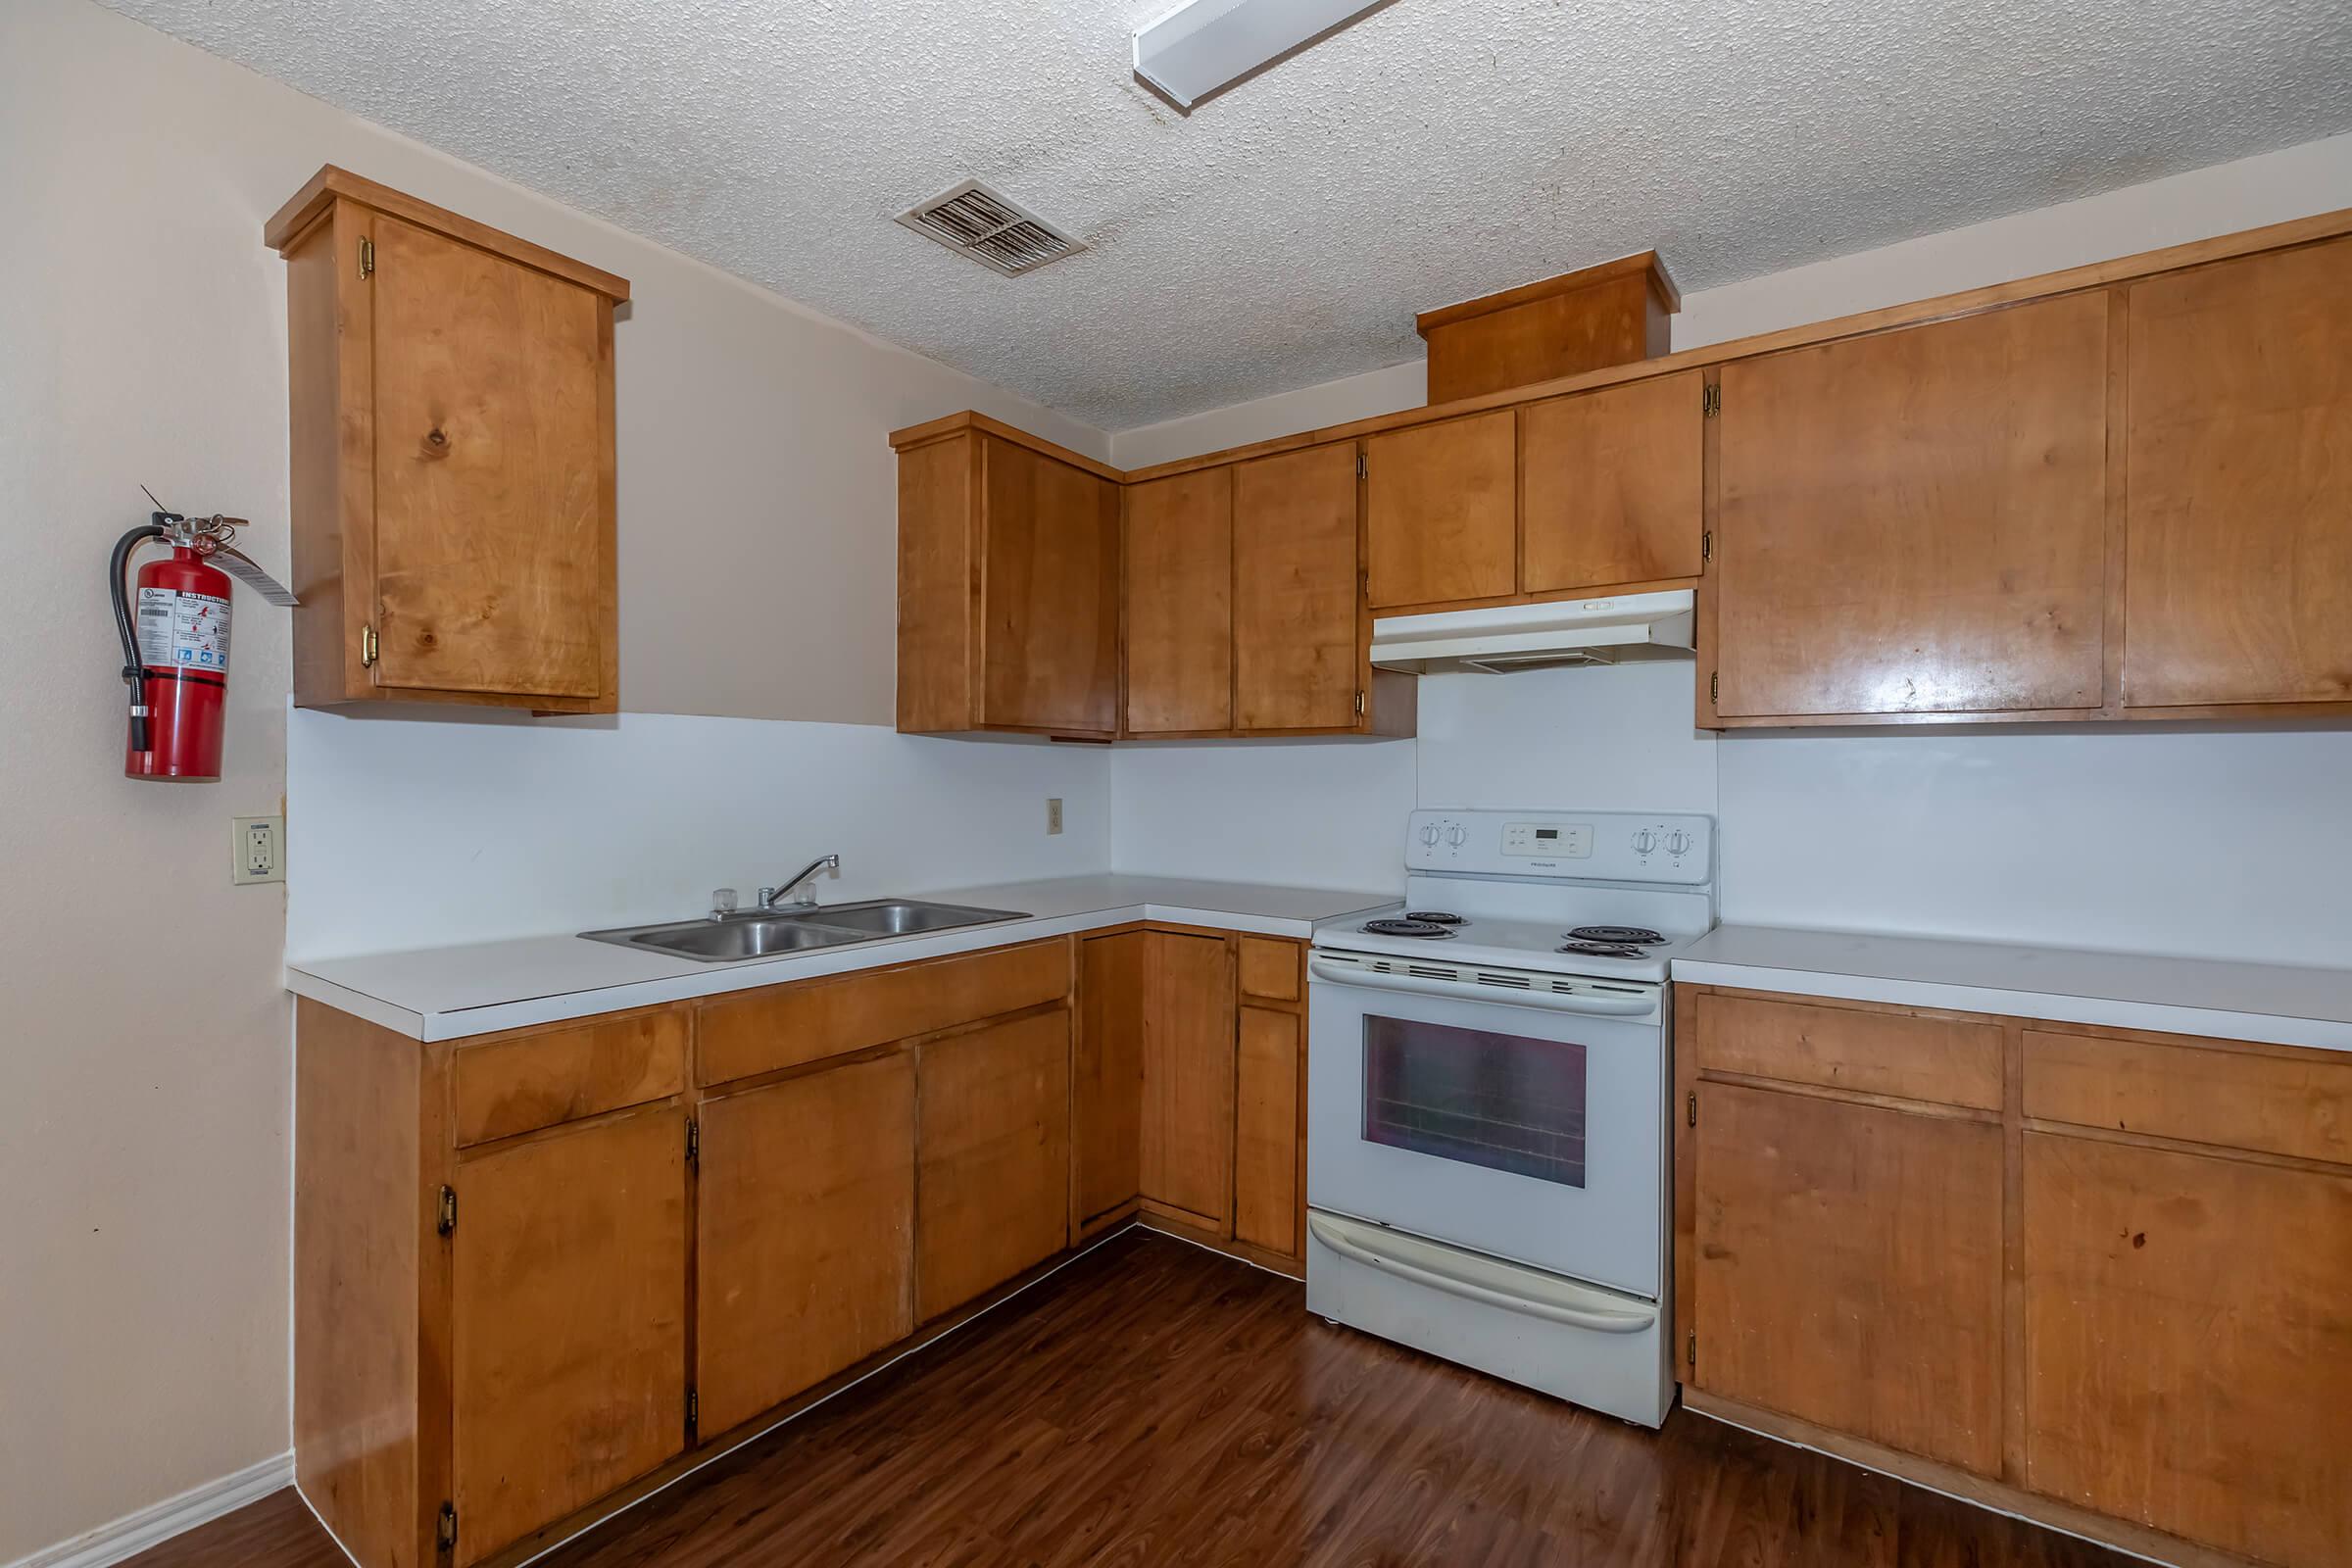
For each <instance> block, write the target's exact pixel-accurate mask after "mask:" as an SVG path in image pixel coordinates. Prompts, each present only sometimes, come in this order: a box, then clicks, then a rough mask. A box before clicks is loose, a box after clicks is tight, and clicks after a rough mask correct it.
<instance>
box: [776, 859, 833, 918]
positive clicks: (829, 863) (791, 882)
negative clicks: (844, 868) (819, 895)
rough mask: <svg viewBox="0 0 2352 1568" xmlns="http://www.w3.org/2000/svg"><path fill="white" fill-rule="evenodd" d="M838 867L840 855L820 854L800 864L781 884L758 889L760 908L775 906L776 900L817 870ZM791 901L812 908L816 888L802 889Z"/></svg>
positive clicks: (798, 885) (828, 869)
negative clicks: (806, 862) (797, 896)
mask: <svg viewBox="0 0 2352 1568" xmlns="http://www.w3.org/2000/svg"><path fill="white" fill-rule="evenodd" d="M840 869H841V857H840V856H838V855H820V856H818V857H817V858H815V859H813V860H810V861H809V863H808V864H807V865H804V866H802V867H801V868H800V869H799V870H798V871H796V872H794V873H793V874H792V875H791V876H788V877H786V878H785V879H784V882H783V885H782V886H780V887H772V888H761V889H760V907H761V908H762V909H772V908H774V907H776V903H777V901H778V900H780V899H782V898H783V897H784V895H785V894H787V893H790V892H791V891H792V890H793V889H795V888H797V887H800V886H801V884H803V883H804V882H807V881H808V880H809V878H810V877H812V876H814V875H816V873H817V872H819V871H838V870H840ZM792 902H793V903H794V904H797V905H800V906H801V907H804V908H811V909H813V908H814V907H816V890H815V889H813V888H810V889H808V890H806V891H804V892H803V893H802V894H801V896H800V897H799V898H797V899H794V900H793V901H792Z"/></svg>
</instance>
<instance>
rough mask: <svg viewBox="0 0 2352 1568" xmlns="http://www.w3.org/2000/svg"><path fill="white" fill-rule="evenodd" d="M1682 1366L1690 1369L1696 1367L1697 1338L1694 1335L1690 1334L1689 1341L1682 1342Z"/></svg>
mask: <svg viewBox="0 0 2352 1568" xmlns="http://www.w3.org/2000/svg"><path fill="white" fill-rule="evenodd" d="M1683 1365H1685V1366H1690V1367H1695V1366H1697V1365H1698V1336H1697V1335H1696V1334H1692V1335H1691V1337H1690V1338H1689V1339H1687V1340H1685V1341H1683Z"/></svg>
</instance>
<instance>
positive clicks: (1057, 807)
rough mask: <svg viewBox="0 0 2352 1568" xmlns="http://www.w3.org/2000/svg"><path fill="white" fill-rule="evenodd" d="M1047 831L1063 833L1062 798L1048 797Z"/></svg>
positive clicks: (1056, 796)
mask: <svg viewBox="0 0 2352 1568" xmlns="http://www.w3.org/2000/svg"><path fill="white" fill-rule="evenodd" d="M1046 831H1047V832H1048V833H1058V832H1060V831H1061V797H1060V796H1058V795H1049V796H1047V797H1046Z"/></svg>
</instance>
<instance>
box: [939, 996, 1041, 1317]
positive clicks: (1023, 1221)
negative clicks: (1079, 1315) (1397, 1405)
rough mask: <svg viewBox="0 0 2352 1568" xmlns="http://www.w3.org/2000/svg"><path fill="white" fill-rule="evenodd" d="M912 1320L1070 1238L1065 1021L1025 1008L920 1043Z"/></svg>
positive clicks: (964, 1297)
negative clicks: (1024, 1013) (1002, 1018)
mask: <svg viewBox="0 0 2352 1568" xmlns="http://www.w3.org/2000/svg"><path fill="white" fill-rule="evenodd" d="M916 1093H917V1101H918V1108H917V1112H916V1123H917V1126H916V1133H915V1144H916V1148H917V1150H918V1151H919V1157H920V1162H921V1163H920V1168H919V1172H918V1175H917V1178H916V1186H915V1192H916V1195H917V1196H916V1200H915V1225H914V1234H915V1270H914V1278H915V1318H916V1320H917V1321H918V1322H926V1323H927V1322H929V1321H930V1320H931V1319H933V1318H935V1317H937V1316H939V1315H940V1314H941V1313H943V1312H946V1311H948V1310H950V1309H951V1308H954V1307H957V1306H961V1305H962V1304H963V1303H964V1302H966V1301H968V1300H970V1299H972V1298H973V1297H975V1296H978V1295H980V1294H981V1293H982V1292H984V1291H986V1290H988V1289H990V1288H991V1287H992V1286H996V1285H1000V1284H1002V1283H1004V1282H1005V1280H1008V1279H1010V1278H1012V1276H1013V1275H1015V1274H1018V1273H1019V1272H1021V1270H1023V1269H1025V1268H1027V1267H1029V1265H1031V1264H1032V1263H1037V1262H1041V1261H1043V1260H1044V1259H1045V1258H1047V1257H1050V1256H1052V1255H1053V1254H1054V1253H1055V1252H1057V1251H1059V1250H1061V1249H1062V1247H1063V1246H1064V1245H1065V1244H1066V1243H1067V1241H1068V1239H1069V1206H1070V1188H1069V1181H1070V1017H1069V1013H1068V1012H1067V1011H1065V1010H1061V1009H1055V1010H1054V1011H1051V1012H1042V1013H1032V1014H1029V1015H1027V1016H1024V1017H1020V1018H1015V1019H1011V1020H1009V1021H1006V1022H1004V1023H997V1024H991V1025H989V1026H987V1027H986V1028H983V1029H978V1030H975V1031H973V1032H971V1033H969V1034H961V1035H951V1036H949V1037H947V1038H946V1039H943V1040H937V1041H933V1042H931V1043H929V1044H927V1045H924V1046H921V1047H918V1048H917V1065H916Z"/></svg>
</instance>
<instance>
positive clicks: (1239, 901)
mask: <svg viewBox="0 0 2352 1568" xmlns="http://www.w3.org/2000/svg"><path fill="white" fill-rule="evenodd" d="M904 896H905V897H907V898H921V899H928V900H933V901H936V902H938V903H942V904H962V905H972V906H977V907H984V908H993V909H1017V910H1019V911H1021V912H1022V913H1023V914H1024V915H1025V916H1026V918H1024V919H1019V920H1006V921H1002V922H1000V923H998V924H995V925H984V926H966V927H964V928H963V929H961V930H957V931H941V932H934V933H932V934H930V935H927V936H910V937H887V938H884V939H882V940H880V941H875V942H861V943H858V944H857V945H855V946H850V947H841V948H832V949H827V950H820V951H817V952H812V953H797V954H778V955H775V956H771V957H764V958H744V959H740V960H738V961H736V962H732V963H697V962H695V961H694V960H693V959H691V958H679V957H672V956H667V955H664V954H660V953H650V952H644V951H641V950H638V949H634V948H623V947H615V946H613V944H612V943H609V942H589V941H585V940H583V939H582V938H580V937H578V936H574V935H570V934H568V933H564V934H558V935H552V936H537V937H518V938H515V939H512V940H510V941H504V942H475V943H467V944H466V945H464V946H460V947H451V948H419V949H413V950H410V951H407V952H401V953H376V954H366V955H361V956H354V957H344V958H306V959H302V960H300V961H297V962H290V963H288V964H287V966H286V989H287V990H289V991H291V992H293V993H294V994H295V995H297V996H302V997H309V998H310V999H312V1000H313V1001H315V1002H322V1003H324V1004H326V1005H328V1006H331V1007H337V1008H340V1009H341V1010H343V1011H345V1012H349V1013H354V1014H357V1015H358V1016H360V1017H363V1018H366V1019H368V1020H369V1021H370V1022H373V1023H378V1024H381V1025H383V1026H384V1027H385V1028H387V1029H391V1030H394V1031H397V1032H398V1033H401V1034H405V1035H408V1036H410V1037H411V1038H413V1039H417V1040H454V1039H457V1038H459V1037H461V1036H465V1035H475V1034H485V1033H488V1032H489V1031H491V1030H494V1029H515V1028H521V1027H524V1026H527V1025H531V1024H541V1023H554V1022H558V1021H560V1020H563V1019H565V1018H583V1017H587V1016H589V1015H590V1014H592V1013H599V1012H611V1011H613V1010H615V1009H616V1008H621V1007H642V1006H649V1005H653V1004H656V1003H662V1002H676V1001H680V1000H682V999H684V998H688V997H709V996H716V995H719V994H720V993H722V992H728V991H741V990H746V989H748V988H750V987H753V986H772V985H779V984H781V983H783V982H784V981H787V980H802V979H807V978H809V977H810V976H813V975H826V974H843V973H846V972H848V971H851V970H855V969H868V968H872V967H874V966H876V965H878V964H885V963H905V962H907V961H909V960H911V959H915V958H931V957H938V956H943V955H946V954H952V953H970V952H973V951H976V950H978V949H981V948H995V947H1003V946H1005V944H1007V943H1013V942H1027V941H1031V940H1034V939H1036V938H1038V937H1050V936H1061V935H1066V934H1067V933H1069V932H1072V931H1090V930H1095V929H1097V928H1100V927H1102V926H1106V925H1119V924H1122V923H1124V922H1126V921H1129V920H1165V921H1172V922H1176V923H1179V924H1185V925H1201V926H1211V927H1215V928H1217V929H1221V930H1228V931H1248V932H1255V933H1257V934H1259V935H1263V936H1279V937H1299V938H1303V937H1305V936H1307V935H1308V934H1309V933H1310V932H1311V931H1312V929H1313V927H1314V923H1315V922H1316V921H1317V920H1327V919H1331V918H1333V917H1335V916H1338V915H1342V914H1346V913H1348V911H1350V910H1354V909H1365V908H1372V907H1377V906H1380V905H1384V904H1389V903H1392V902H1394V901H1395V899H1396V895H1395V894H1394V893H1393V892H1392V893H1354V892H1346V891H1329V890H1323V889H1314V888H1286V887H1268V886H1263V885H1259V884H1255V883H1245V882H1193V881H1186V880H1183V879H1180V878H1175V877H1149V876H1086V877H1063V878H1058V879H1055V880H1053V881H1045V882H1011V883H1005V884H1003V885H1000V886H996V887H979V888H951V889H945V890H939V891H925V892H908V893H907V894H906V895H904ZM692 914H693V911H692V910H685V911H681V913H680V915H679V916H678V917H679V918H691V916H692Z"/></svg>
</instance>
